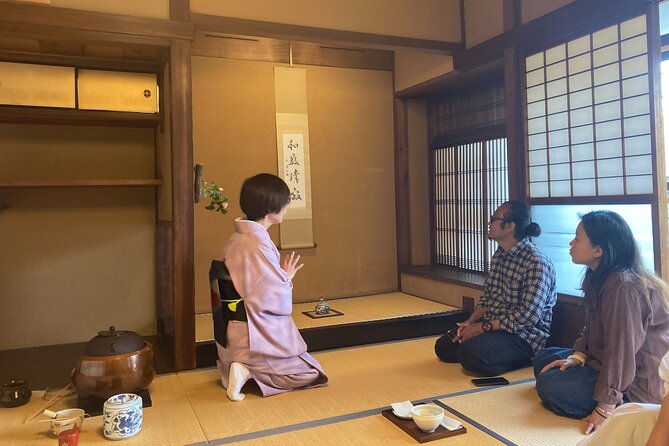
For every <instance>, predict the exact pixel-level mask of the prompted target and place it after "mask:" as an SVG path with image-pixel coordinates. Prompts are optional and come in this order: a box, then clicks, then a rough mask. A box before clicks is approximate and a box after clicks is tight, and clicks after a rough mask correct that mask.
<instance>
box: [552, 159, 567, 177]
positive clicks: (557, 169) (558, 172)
mask: <svg viewBox="0 0 669 446" xmlns="http://www.w3.org/2000/svg"><path fill="white" fill-rule="evenodd" d="M550 171H551V181H554V180H569V179H570V178H571V172H570V167H569V164H553V160H551V167H550Z"/></svg>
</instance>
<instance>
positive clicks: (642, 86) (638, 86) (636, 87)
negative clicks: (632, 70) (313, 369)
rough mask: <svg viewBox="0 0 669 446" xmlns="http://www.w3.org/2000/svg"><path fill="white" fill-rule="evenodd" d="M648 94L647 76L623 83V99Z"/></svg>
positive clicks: (626, 80)
mask: <svg viewBox="0 0 669 446" xmlns="http://www.w3.org/2000/svg"><path fill="white" fill-rule="evenodd" d="M643 93H648V75H647V74H644V75H643V76H638V77H633V78H630V79H625V80H624V81H623V97H626V98H627V97H629V96H636V95H638V94H643Z"/></svg>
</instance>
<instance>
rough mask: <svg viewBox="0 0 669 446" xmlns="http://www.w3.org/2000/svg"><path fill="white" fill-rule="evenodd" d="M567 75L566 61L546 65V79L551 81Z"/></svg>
mask: <svg viewBox="0 0 669 446" xmlns="http://www.w3.org/2000/svg"><path fill="white" fill-rule="evenodd" d="M566 75H567V62H565V61H562V62H558V63H555V64H553V65H548V66H547V67H546V80H547V81H552V80H555V79H558V78H561V77H565V76H566Z"/></svg>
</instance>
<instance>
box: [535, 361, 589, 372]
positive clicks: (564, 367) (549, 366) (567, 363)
mask: <svg viewBox="0 0 669 446" xmlns="http://www.w3.org/2000/svg"><path fill="white" fill-rule="evenodd" d="M577 365H578V366H580V365H581V364H579V363H578V362H576V361H575V360H573V359H558V360H557V361H553V362H551V363H550V364H547V365H546V366H545V367H544V368H543V369H541V372H539V373H544V372H547V371H549V370H550V369H554V368H555V367H560V371H561V372H564V371H565V370H567V369H570V368H572V367H574V366H577Z"/></svg>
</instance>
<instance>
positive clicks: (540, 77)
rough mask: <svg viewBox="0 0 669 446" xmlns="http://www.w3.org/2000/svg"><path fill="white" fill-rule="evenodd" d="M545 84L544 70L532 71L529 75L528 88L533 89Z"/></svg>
mask: <svg viewBox="0 0 669 446" xmlns="http://www.w3.org/2000/svg"><path fill="white" fill-rule="evenodd" d="M543 82H544V70H543V68H540V69H538V70H534V71H530V72H529V73H527V86H528V87H532V86H534V85H537V84H542V83H543Z"/></svg>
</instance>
